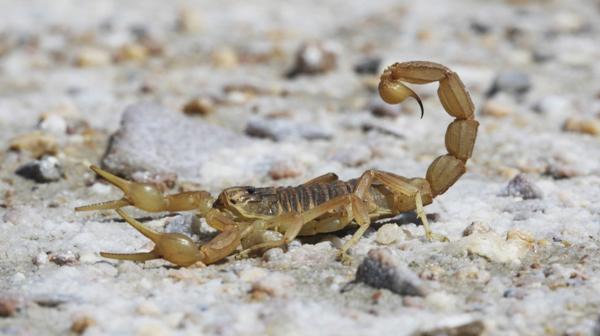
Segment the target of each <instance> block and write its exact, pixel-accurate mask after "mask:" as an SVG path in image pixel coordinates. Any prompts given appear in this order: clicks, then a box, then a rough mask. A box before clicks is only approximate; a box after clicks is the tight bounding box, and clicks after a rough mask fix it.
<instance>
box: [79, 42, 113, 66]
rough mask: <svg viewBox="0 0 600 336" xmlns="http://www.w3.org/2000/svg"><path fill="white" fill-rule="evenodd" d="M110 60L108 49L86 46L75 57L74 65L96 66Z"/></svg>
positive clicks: (106, 63) (108, 62)
mask: <svg viewBox="0 0 600 336" xmlns="http://www.w3.org/2000/svg"><path fill="white" fill-rule="evenodd" d="M111 61H112V58H111V55H110V53H109V52H108V51H106V50H104V49H100V48H93V47H86V48H83V49H81V50H80V51H79V52H78V53H77V56H76V57H75V65H77V66H79V67H97V66H104V65H108V64H110V63H111Z"/></svg>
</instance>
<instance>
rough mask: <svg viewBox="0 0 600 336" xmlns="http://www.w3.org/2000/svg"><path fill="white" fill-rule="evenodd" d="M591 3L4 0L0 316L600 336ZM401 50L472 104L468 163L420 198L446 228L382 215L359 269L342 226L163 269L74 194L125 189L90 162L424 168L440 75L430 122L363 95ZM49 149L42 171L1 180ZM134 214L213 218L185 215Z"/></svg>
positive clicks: (28, 328) (67, 322)
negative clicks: (255, 252)
mask: <svg viewBox="0 0 600 336" xmlns="http://www.w3.org/2000/svg"><path fill="white" fill-rule="evenodd" d="M490 13H493V18H492V19H490ZM599 15H600V13H599V12H598V4H597V1H594V0H583V1H570V2H569V1H527V0H520V1H487V2H481V1H474V0H460V1H453V2H452V3H446V2H439V1H433V0H424V1H419V2H410V3H409V2H398V1H391V0H383V1H370V2H369V1H341V0H333V1H314V0H309V1H303V2H281V1H280V2H273V1H266V0H258V1H253V2H252V3H246V2H235V3H234V2H231V1H224V2H223V1H218V2H216V1H212V2H211V1H200V2H185V3H183V2H168V3H167V2H164V1H158V0H148V1H145V2H144V6H139V4H138V3H135V2H123V1H116V0H102V1H97V2H93V3H90V4H86V6H81V4H80V3H79V2H76V1H73V0H63V1H60V2H41V1H39V0H38V1H34V2H22V1H13V0H11V1H2V2H0V30H1V32H2V33H0V73H1V74H2V75H1V76H0V90H1V92H2V93H3V95H2V99H1V100H0V142H1V143H3V144H4V146H3V147H2V148H0V315H2V316H1V317H0V334H2V335H30V334H31V335H39V334H48V335H64V334H67V333H75V334H85V335H123V334H125V335H131V334H139V335H170V334H199V333H200V334H206V335H221V336H230V335H232V336H233V335H235V336H239V335H262V334H271V335H291V334H293V335H315V334H319V335H345V336H351V335H389V334H393V335H419V334H422V335H431V334H444V335H452V334H485V335H524V334H525V335H543V334H556V335H589V334H593V333H594V332H595V333H596V334H597V333H598V330H600V328H599V327H598V325H599V322H598V316H599V314H598V311H597V309H596V307H598V306H599V305H600V295H599V294H598V288H600V287H599V286H600V283H599V281H598V279H600V273H599V270H600V253H598V236H599V235H600V226H599V225H598V223H599V218H600V207H599V204H600V188H599V187H600V161H599V160H598V158H599V157H600V146H599V145H598V141H599V140H598V133H599V132H598V129H599V128H598V122H599V120H600V118H599V115H598V112H599V111H600V99H599V97H600V96H599V93H600V84H599V83H598V80H597V78H598V74H600V63H598V62H597V59H598V55H599V52H600V49H599V46H598V43H597V35H598V34H597V33H598V31H600V19H599ZM379 60H380V62H377V61H379ZM409 60H426V61H435V62H439V63H442V64H444V65H446V66H448V67H449V68H450V69H451V70H452V71H455V72H456V73H457V74H458V75H459V76H460V78H461V80H462V82H463V83H464V84H465V87H466V88H467V89H468V90H469V92H470V93H471V95H472V98H473V102H474V103H475V106H476V107H477V115H476V118H477V120H478V121H479V122H480V127H479V129H478V138H477V141H476V144H475V148H474V151H473V158H472V159H471V160H469V161H468V163H467V173H466V174H465V175H464V176H462V177H461V178H460V179H459V180H458V181H457V183H456V184H455V185H454V186H452V188H450V189H449V190H448V191H447V192H445V193H444V194H443V195H439V196H438V197H436V199H435V200H434V201H433V203H432V204H430V205H427V206H426V207H425V211H426V212H427V214H429V215H430V216H428V217H429V218H433V217H435V218H436V219H435V220H431V221H430V224H431V228H432V230H433V231H434V232H435V233H438V234H441V235H444V236H446V237H448V238H449V241H448V242H440V241H432V242H430V241H427V240H426V239H425V238H424V230H423V227H422V226H421V225H420V222H419V220H418V219H417V218H416V216H414V214H412V213H407V214H404V215H402V216H398V217H396V218H394V219H389V220H388V221H385V222H377V223H373V225H371V228H370V229H369V230H367V232H366V233H365V235H364V237H363V238H362V239H360V241H359V242H358V243H357V244H356V245H355V246H353V247H352V248H351V249H350V250H349V255H350V260H351V264H350V265H346V264H342V263H340V262H338V261H336V254H337V252H338V249H339V247H340V246H342V245H343V244H344V243H345V242H347V241H348V239H350V237H351V234H352V233H354V229H353V228H347V229H346V230H343V231H341V232H336V233H332V234H327V235H323V236H317V237H302V238H301V239H297V240H294V241H293V242H291V243H290V244H289V245H288V246H287V247H285V248H277V249H272V250H270V251H268V252H267V253H265V254H264V255H263V256H262V257H261V256H257V257H253V258H249V259H243V260H237V259H235V258H228V259H226V260H224V261H223V262H222V263H218V264H215V265H210V266H208V267H200V266H195V267H189V268H173V267H172V265H170V264H169V263H167V262H164V261H162V260H152V261H148V262H146V263H133V262H127V261H124V262H119V261H114V260H107V259H105V258H102V257H101V256H100V255H99V252H100V251H120V252H130V251H145V250H149V249H151V248H152V244H151V243H150V242H149V241H148V240H147V239H146V238H145V237H143V236H142V235H140V234H139V233H138V232H137V231H135V230H133V229H132V228H131V227H130V226H129V225H126V224H125V223H124V222H123V221H122V220H121V219H120V217H119V216H117V215H116V214H115V213H114V212H113V211H99V212H92V213H74V212H73V208H74V207H76V206H80V205H83V204H88V203H94V202H99V201H106V200H111V199H118V198H120V197H122V193H121V192H120V191H118V190H116V189H115V188H114V187H112V186H110V185H107V184H105V183H104V182H103V181H101V180H99V179H97V178H96V176H95V175H94V174H93V173H92V172H91V171H90V170H89V166H90V165H91V164H94V165H103V166H104V167H105V168H106V169H108V170H110V171H112V172H114V173H117V174H119V175H121V176H123V177H126V178H131V179H134V180H137V181H144V182H147V183H152V184H155V185H158V186H159V187H160V188H161V189H162V190H164V191H165V192H167V193H175V192H179V191H187V190H199V189H201V190H208V191H210V192H211V193H213V194H217V193H218V192H220V191H221V190H222V189H223V188H226V187H229V186H235V185H253V186H284V185H298V184H301V183H304V182H306V181H307V180H309V179H311V178H314V177H316V176H319V175H322V174H325V173H328V172H334V173H336V174H338V175H339V176H340V178H342V179H350V178H356V177H358V176H360V174H361V173H362V172H363V171H365V170H366V169H370V168H375V169H383V170H386V171H390V172H393V173H396V174H399V175H402V176H406V177H408V178H412V177H423V176H425V173H426V171H427V168H428V166H429V165H430V164H431V162H432V160H433V159H434V158H436V157H438V156H439V155H442V154H444V153H445V148H444V132H445V131H446V129H447V125H448V124H449V123H450V122H451V121H452V118H451V117H449V116H448V114H447V113H445V112H444V111H443V108H442V106H441V105H440V103H439V99H438V95H437V92H436V91H437V87H438V85H437V84H435V83H433V84H431V85H418V84H410V87H411V88H412V89H413V90H414V91H415V92H417V93H418V94H419V96H420V97H421V98H422V100H423V104H424V107H425V110H426V112H425V116H424V117H423V118H422V119H419V113H418V112H419V111H418V107H417V104H416V103H415V102H414V101H411V100H408V101H406V102H405V103H403V104H402V105H400V106H389V105H383V103H382V102H381V101H380V100H379V98H377V97H376V94H377V80H378V76H379V73H378V72H377V71H381V70H382V69H383V68H385V67H386V66H388V65H390V64H392V63H394V62H402V61H409ZM376 69H378V70H376ZM292 70H293V71H292ZM286 74H293V78H288V77H287V76H286ZM490 89H491V90H490ZM491 93H493V96H488V94H491ZM186 106H187V107H186ZM185 112H187V113H188V114H186V113H185ZM252 122H254V123H257V124H258V129H260V130H261V132H263V135H262V136H263V137H265V138H264V139H260V138H257V137H254V136H249V135H248V134H246V130H247V128H248V125H249V124H251V123H252ZM110 139H112V140H110ZM48 157H54V158H56V160H57V161H58V162H59V163H60V167H61V171H62V174H61V175H60V178H58V179H55V180H54V181H53V182H50V183H38V182H36V181H35V180H31V179H28V178H23V177H21V176H19V175H17V174H15V172H16V171H17V170H18V169H19V168H20V167H22V166H24V165H27V164H28V163H32V162H34V163H35V162H36V160H39V161H40V162H41V161H42V160H45V159H46V160H47V158H48ZM36 164H37V163H36ZM38 168H41V165H38ZM39 171H40V173H41V169H39ZM53 176H54V178H55V177H56V176H57V175H53ZM511 180H512V182H509V181H511ZM125 211H127V212H128V213H131V214H132V215H133V216H135V217H136V218H139V219H140V221H141V222H142V223H143V224H144V225H146V226H148V227H152V228H153V229H155V230H158V231H171V232H182V233H184V234H187V235H190V236H191V237H192V238H193V239H194V240H195V241H198V243H199V244H204V243H205V242H206V241H208V240H210V239H211V238H212V237H214V235H215V230H214V229H213V228H210V227H209V226H208V225H207V224H206V222H205V221H204V220H203V219H194V217H193V215H194V213H193V212H189V213H184V214H171V213H168V214H167V213H144V212H141V211H138V210H135V209H133V208H131V207H128V208H126V209H125ZM379 249H383V250H379ZM369 251H371V252H369ZM373 251H378V252H373ZM373 254H375V257H373ZM363 260H364V262H365V263H366V264H363ZM361 265H366V266H361ZM360 267H362V268H361V272H363V273H359V275H360V276H359V279H364V280H365V281H364V282H360V283H356V284H354V286H351V288H348V287H347V284H348V283H351V282H353V281H354V279H355V278H356V277H357V270H359V268H360ZM364 268H367V270H370V271H369V272H365V271H364ZM365 282H367V283H371V284H372V285H367V284H366V283H365ZM373 284H375V285H373ZM407 284H410V286H409V285H407ZM421 285H422V286H424V289H426V291H425V290H424V291H423V293H422V295H421V296H411V295H400V294H397V293H396V292H399V293H405V292H407V291H408V292H410V290H408V288H421V287H420V286H421ZM411 286H412V287H411ZM374 287H381V288H374ZM394 291H396V292H394Z"/></svg>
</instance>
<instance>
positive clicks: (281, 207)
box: [76, 61, 479, 266]
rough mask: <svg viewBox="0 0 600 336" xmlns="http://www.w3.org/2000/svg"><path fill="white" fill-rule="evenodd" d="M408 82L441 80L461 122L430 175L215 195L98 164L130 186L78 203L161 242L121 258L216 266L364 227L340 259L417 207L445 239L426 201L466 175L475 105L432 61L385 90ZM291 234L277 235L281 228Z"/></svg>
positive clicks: (393, 78)
mask: <svg viewBox="0 0 600 336" xmlns="http://www.w3.org/2000/svg"><path fill="white" fill-rule="evenodd" d="M403 82H408V83H413V84H425V83H431V82H439V89H438V96H439V98H440V100H441V102H442V105H443V107H444V109H445V110H446V111H447V112H448V114H450V115H451V116H452V117H454V118H455V120H454V121H453V122H452V123H451V124H450V125H449V126H448V129H447V131H446V139H445V144H446V149H447V151H448V153H447V154H445V155H441V156H439V157H438V158H436V159H435V160H434V161H433V162H432V163H431V165H430V166H429V168H428V169H427V174H426V176H425V178H406V177H402V176H399V175H396V174H393V173H389V172H385V171H381V170H376V169H369V170H367V171H365V172H364V173H363V174H362V175H361V176H360V177H359V178H358V179H353V180H349V181H341V180H339V179H338V177H337V175H335V174H333V173H328V174H325V175H322V176H319V177H317V178H314V179H312V180H310V181H308V182H306V183H304V184H302V185H299V186H296V187H278V188H275V187H271V188H255V187H233V188H228V189H225V190H224V191H223V192H221V194H220V195H219V196H218V197H217V198H216V199H215V198H213V197H212V196H211V195H210V193H208V192H206V191H194V192H183V193H179V194H172V195H163V194H162V193H161V192H159V191H158V190H157V189H156V188H155V187H153V186H152V185H149V184H142V183H135V182H130V181H127V180H124V179H122V178H119V177H117V176H115V175H112V174H110V173H108V172H106V171H104V170H102V169H100V168H98V167H94V166H92V167H91V169H92V170H93V171H94V172H96V173H97V174H98V175H100V176H101V177H103V178H104V179H106V180H107V181H108V182H110V183H111V184H113V185H115V186H116V187H118V188H119V189H121V190H122V191H123V193H124V194H125V195H124V197H123V198H122V199H120V200H115V201H109V202H104V203H99V204H92V205H87V206H82V207H78V208H76V211H87V210H101V209H116V210H117V212H118V213H119V215H120V216H121V217H123V218H124V219H125V220H126V221H127V222H128V223H129V224H131V225H132V226H133V227H134V228H135V229H137V230H138V231H139V232H140V233H142V234H143V235H145V236H146V237H148V238H149V239H150V240H152V241H153V242H154V243H155V247H154V249H153V250H152V251H150V252H141V253H127V254H115V253H101V254H102V256H104V257H108V258H114V259H125V260H136V261H145V260H150V259H157V258H163V259H166V260H168V261H170V262H172V263H174V264H177V265H180V266H188V265H192V264H194V263H196V262H202V263H204V264H210V263H214V262H217V261H219V260H222V259H224V258H226V257H227V256H229V255H231V254H233V253H234V252H235V251H236V250H237V249H238V248H240V247H242V251H241V252H239V254H238V256H247V255H248V254H249V253H251V252H256V251H264V250H266V249H269V248H273V247H278V246H283V245H285V244H287V243H288V242H290V241H291V240H293V239H294V238H295V237H297V236H298V235H314V234H318V233H324V232H333V231H338V230H341V229H343V228H344V227H346V226H348V225H349V224H357V225H358V229H357V230H356V232H355V233H354V234H353V236H352V237H351V238H350V239H349V240H348V241H347V242H346V243H345V244H344V245H343V247H342V248H341V250H340V254H339V256H340V257H341V259H342V260H343V261H348V260H349V259H348V255H347V254H346V252H347V251H348V249H349V248H350V247H351V246H353V245H354V244H355V243H356V242H357V241H358V240H359V239H360V237H361V236H362V235H363V234H364V233H365V231H366V230H367V228H368V227H369V225H370V223H371V221H373V220H376V219H379V218H386V217H392V216H395V215H397V214H399V213H401V212H404V211H412V210H414V211H416V213H417V216H418V217H419V218H420V220H421V222H422V224H423V227H424V229H425V236H426V237H427V238H428V239H432V238H437V239H444V238H445V237H443V236H439V235H435V234H433V233H432V232H431V229H430V228H429V224H428V222H427V218H426V216H425V212H424V211H423V206H424V205H427V204H430V203H431V202H432V200H433V198H434V197H436V196H437V195H440V194H442V193H444V192H445V191H446V190H447V189H448V188H450V186H452V185H453V184H454V183H455V182H456V181H457V180H458V179H459V178H460V176H462V175H463V174H464V173H465V170H466V169H465V164H466V162H467V160H468V159H469V158H470V157H471V154H472V151H473V147H474V145H475V138H476V136H477V127H478V125H479V123H478V122H477V121H476V120H475V119H474V106H473V102H472V101H471V97H470V96H469V93H468V92H467V91H466V89H465V86H464V85H463V83H462V82H461V80H460V79H459V77H458V75H457V74H456V73H454V72H453V71H451V70H450V69H448V68H446V67H445V66H443V65H441V64H437V63H431V62H421V61H416V62H405V63H396V64H393V65H391V66H390V67H388V68H387V69H386V70H385V71H384V72H383V74H382V75H381V80H380V83H379V94H380V95H381V97H382V98H383V100H384V101H385V102H387V103H389V104H398V103H400V102H402V101H403V100H404V99H406V98H407V97H413V98H415V99H417V101H418V103H419V105H420V106H421V111H422V103H421V100H420V98H419V96H418V95H417V94H416V93H415V92H414V91H412V90H411V89H410V88H408V87H407V86H406V85H404V84H403ZM128 205H131V206H134V207H137V208H139V209H142V210H145V211H151V212H155V211H185V210H196V211H197V212H198V214H199V215H200V216H202V217H204V218H205V219H206V222H207V223H208V225H210V226H212V227H213V228H215V229H217V230H218V231H219V233H218V234H217V236H216V237H214V238H213V239H212V240H210V241H209V242H208V243H206V244H204V245H203V246H200V247H199V246H197V245H196V244H195V243H194V242H193V241H192V240H191V239H190V238H189V237H187V236H185V235H182V234H176V233H160V232H156V231H154V230H150V229H148V228H146V227H144V226H143V225H142V224H141V223H139V222H138V221H136V220H135V219H133V218H131V217H130V216H128V215H127V214H125V213H124V212H123V210H121V209H120V208H122V207H125V206H128ZM277 232H278V233H280V234H282V235H283V236H281V235H279V236H277V235H276V234H275V233H277Z"/></svg>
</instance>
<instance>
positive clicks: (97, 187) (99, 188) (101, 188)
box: [90, 182, 113, 195]
mask: <svg viewBox="0 0 600 336" xmlns="http://www.w3.org/2000/svg"><path fill="white" fill-rule="evenodd" d="M112 189H113V187H112V186H111V185H110V184H108V183H102V182H96V183H94V184H92V186H91V187H90V190H91V191H92V192H93V193H94V194H98V195H108V194H109V193H110V192H111V191H112Z"/></svg>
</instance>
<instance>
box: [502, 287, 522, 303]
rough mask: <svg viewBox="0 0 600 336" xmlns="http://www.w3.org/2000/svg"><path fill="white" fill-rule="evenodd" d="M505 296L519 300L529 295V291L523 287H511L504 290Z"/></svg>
mask: <svg viewBox="0 0 600 336" xmlns="http://www.w3.org/2000/svg"><path fill="white" fill-rule="evenodd" d="M502 296H503V297H505V298H515V299H517V300H523V299H524V298H525V296H527V291H525V290H524V289H523V288H515V287H511V288H508V289H507V290H505V291H504V293H503V294H502Z"/></svg>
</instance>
